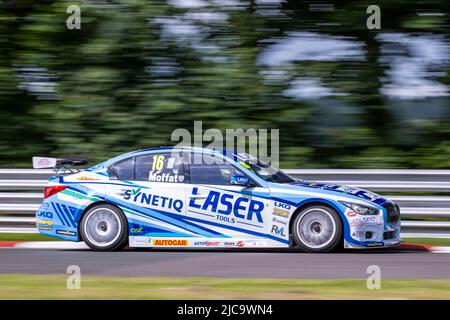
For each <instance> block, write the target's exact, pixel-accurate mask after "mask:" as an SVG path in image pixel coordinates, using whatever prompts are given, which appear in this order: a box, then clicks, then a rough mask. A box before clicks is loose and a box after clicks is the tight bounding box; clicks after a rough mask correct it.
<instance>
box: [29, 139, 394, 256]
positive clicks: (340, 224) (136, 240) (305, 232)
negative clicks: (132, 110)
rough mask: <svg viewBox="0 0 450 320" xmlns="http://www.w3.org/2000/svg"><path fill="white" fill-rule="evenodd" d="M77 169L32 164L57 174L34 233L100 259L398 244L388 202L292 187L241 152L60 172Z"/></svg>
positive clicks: (332, 188)
mask: <svg viewBox="0 0 450 320" xmlns="http://www.w3.org/2000/svg"><path fill="white" fill-rule="evenodd" d="M84 163H85V162H84V161H83V160H80V159H55V158H39V157H34V158H33V165H34V167H35V168H44V167H47V168H48V167H54V168H56V169H57V172H58V174H56V175H55V176H53V177H51V178H50V179H49V181H48V185H47V186H46V187H45V191H44V198H45V199H44V201H43V202H42V204H41V206H40V208H39V210H38V211H37V212H36V224H37V228H38V230H39V231H40V232H41V233H43V234H45V235H48V236H53V237H57V238H61V239H64V240H70V241H85V242H86V244H87V245H88V246H89V247H91V248H92V249H94V250H99V251H113V250H120V249H122V248H124V247H125V246H127V245H129V246H130V247H164V248H166V247H176V248H179V247H185V248H203V247H215V248H247V247H250V248H255V247H265V248H281V247H298V248H300V249H302V250H303V251H306V252H328V251H330V250H333V249H335V248H337V247H339V246H344V247H345V248H368V247H387V246H393V245H397V244H400V243H401V239H400V210H399V207H398V206H397V205H396V204H395V203H393V202H392V201H390V200H388V199H385V198H382V197H380V196H379V195H377V194H374V193H372V192H369V191H365V190H361V189H357V188H353V187H346V186H338V185H332V184H324V183H315V182H309V181H303V180H297V179H294V178H292V177H290V176H289V175H287V174H285V173H284V172H282V171H280V170H277V169H275V168H273V167H271V166H269V165H267V164H265V163H263V162H261V161H259V160H258V159H256V158H254V157H252V156H250V155H248V154H246V153H235V152H226V151H217V150H211V149H203V148H186V147H183V148H181V147H180V148H178V147H170V148H156V149H145V150H139V151H135V152H131V153H127V154H123V155H120V156H118V157H115V158H112V159H110V160H107V161H105V162H102V163H100V164H98V165H95V166H93V167H91V168H88V169H86V170H84V171H78V170H76V171H74V170H73V168H72V169H71V168H69V169H68V170H69V173H67V168H68V167H70V165H74V164H75V165H76V164H84ZM65 169H66V170H65ZM61 172H62V173H61Z"/></svg>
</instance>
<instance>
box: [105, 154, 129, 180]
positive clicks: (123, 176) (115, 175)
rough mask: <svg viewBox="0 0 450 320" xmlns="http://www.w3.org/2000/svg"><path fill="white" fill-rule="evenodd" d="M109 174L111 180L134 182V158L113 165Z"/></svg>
mask: <svg viewBox="0 0 450 320" xmlns="http://www.w3.org/2000/svg"><path fill="white" fill-rule="evenodd" d="M108 174H109V177H110V178H111V179H115V180H133V178H134V177H133V174H134V158H130V159H127V160H123V161H120V162H118V163H116V164H113V165H112V166H110V167H109V169H108Z"/></svg>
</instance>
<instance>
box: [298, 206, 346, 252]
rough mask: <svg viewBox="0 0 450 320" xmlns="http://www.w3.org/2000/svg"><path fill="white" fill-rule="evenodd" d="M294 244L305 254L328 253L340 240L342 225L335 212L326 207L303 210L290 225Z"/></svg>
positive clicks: (312, 207) (311, 207)
mask: <svg viewBox="0 0 450 320" xmlns="http://www.w3.org/2000/svg"><path fill="white" fill-rule="evenodd" d="M292 233H293V236H294V240H295V243H296V244H297V245H298V247H300V249H302V250H303V251H306V252H329V251H331V250H333V249H335V248H336V247H337V246H338V245H339V243H340V241H341V238H342V223H341V220H340V218H339V215H338V214H337V212H336V211H334V210H333V209H331V208H328V207H326V206H319V205H317V206H310V207H307V208H305V209H303V210H302V211H301V212H300V213H299V214H298V215H297V217H296V218H295V220H294V223H293V225H292Z"/></svg>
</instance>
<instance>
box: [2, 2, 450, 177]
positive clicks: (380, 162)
mask: <svg viewBox="0 0 450 320" xmlns="http://www.w3.org/2000/svg"><path fill="white" fill-rule="evenodd" d="M0 3H1V4H0V117H1V119H2V124H1V126H0V165H1V166H3V167H26V166H30V160H31V156H33V155H52V156H61V155H87V156H89V157H90V158H91V159H92V160H93V162H96V161H102V160H104V159H107V158H109V157H111V156H113V155H116V154H119V153H122V152H126V151H131V150H134V149H138V148H144V147H157V146H160V145H162V144H167V143H170V135H171V132H172V131H173V130H174V129H176V128H186V129H190V130H192V128H193V125H194V120H202V121H203V129H204V130H206V129H208V128H219V129H222V130H224V129H226V128H267V129H271V128H273V129H275V128H279V129H280V160H281V167H284V168H287V167H290V168H327V167H336V168H450V96H449V94H450V93H449V85H450V72H449V66H450V53H449V52H450V46H449V35H450V28H449V26H450V22H449V9H450V3H449V1H448V0H430V1H404V0H395V1H394V0H384V1H379V3H376V2H375V1H346V2H329V1H308V2H301V1H298V0H286V1H280V0H253V1H243V0H167V1H150V0H142V1H138V0H136V1H134V0H116V1H106V0H104V1H100V0H99V1H93V0H92V1H87V0H86V1H78V2H77V1H32V0H29V1H26V0H23V1H20V0H15V1H13V0H10V1H8V0H3V1H1V2H0ZM71 4H76V5H79V6H80V8H81V29H80V30H68V29H67V27H66V19H67V18H68V17H69V14H67V13H66V9H67V7H68V6H69V5H71ZM371 4H378V5H379V6H380V8H381V29H380V30H368V29H367V27H366V20H367V18H368V17H369V16H370V14H368V13H366V9H367V7H368V6H369V5H371Z"/></svg>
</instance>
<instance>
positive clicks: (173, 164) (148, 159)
mask: <svg viewBox="0 0 450 320" xmlns="http://www.w3.org/2000/svg"><path fill="white" fill-rule="evenodd" d="M184 171H185V170H184V164H183V158H182V155H181V154H177V153H167V152H166V153H154V154H148V155H144V156H140V157H136V169H135V180H140V181H151V182H172V183H183V182H185V179H186V177H185V172H184Z"/></svg>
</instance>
